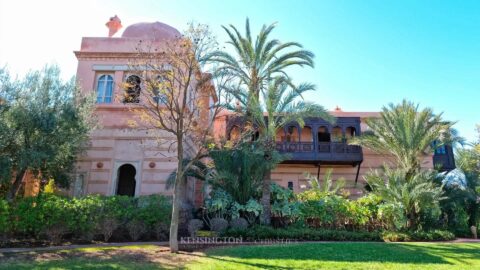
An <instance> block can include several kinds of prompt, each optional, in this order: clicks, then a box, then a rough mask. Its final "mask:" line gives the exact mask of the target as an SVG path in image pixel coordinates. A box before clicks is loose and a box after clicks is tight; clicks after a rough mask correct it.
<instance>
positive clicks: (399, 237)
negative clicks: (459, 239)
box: [382, 230, 455, 242]
mask: <svg viewBox="0 0 480 270" xmlns="http://www.w3.org/2000/svg"><path fill="white" fill-rule="evenodd" d="M382 239H383V241H385V242H409V241H451V240H455V235H454V234H453V233H451V232H449V231H442V230H432V231H418V232H392V231H385V232H383V233H382Z"/></svg>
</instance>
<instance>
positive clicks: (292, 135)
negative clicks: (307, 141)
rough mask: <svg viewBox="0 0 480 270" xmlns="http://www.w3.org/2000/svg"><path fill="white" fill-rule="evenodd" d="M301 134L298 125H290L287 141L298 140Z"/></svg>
mask: <svg viewBox="0 0 480 270" xmlns="http://www.w3.org/2000/svg"><path fill="white" fill-rule="evenodd" d="M299 137H300V136H299V134H298V129H297V127H296V126H289V127H288V128H287V138H286V141H287V142H291V143H293V142H298V138H299Z"/></svg>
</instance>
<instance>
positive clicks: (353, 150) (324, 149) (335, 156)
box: [226, 117, 363, 165]
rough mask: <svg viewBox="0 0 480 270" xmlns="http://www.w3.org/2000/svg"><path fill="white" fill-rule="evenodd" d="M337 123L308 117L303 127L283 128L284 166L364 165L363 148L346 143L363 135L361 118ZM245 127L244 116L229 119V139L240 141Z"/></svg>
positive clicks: (279, 135)
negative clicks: (287, 164) (240, 135)
mask: <svg viewBox="0 0 480 270" xmlns="http://www.w3.org/2000/svg"><path fill="white" fill-rule="evenodd" d="M336 120H337V121H336V122H335V123H329V122H327V121H325V120H323V119H321V118H307V119H305V125H304V126H303V127H301V126H300V125H299V124H298V123H295V122H294V123H289V124H287V125H285V126H284V127H283V128H281V129H279V130H278V131H277V136H276V140H277V143H276V148H277V150H278V151H279V152H281V153H284V154H288V155H287V160H285V161H284V163H311V164H317V165H318V164H349V165H358V164H360V163H361V162H362V161H363V153H362V148H361V147H360V146H354V145H348V143H347V142H346V141H348V139H349V138H351V137H353V136H358V135H360V134H361V130H360V117H338V118H337V119H336ZM243 124H244V123H243V119H242V118H240V117H231V118H228V119H227V127H226V134H227V139H229V140H230V139H233V138H238V137H239V134H240V132H241V130H242V129H243ZM234 134H236V135H234Z"/></svg>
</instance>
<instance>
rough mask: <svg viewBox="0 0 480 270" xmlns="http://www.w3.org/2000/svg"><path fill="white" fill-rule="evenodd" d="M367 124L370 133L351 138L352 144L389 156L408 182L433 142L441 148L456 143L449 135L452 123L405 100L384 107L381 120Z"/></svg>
mask: <svg viewBox="0 0 480 270" xmlns="http://www.w3.org/2000/svg"><path fill="white" fill-rule="evenodd" d="M366 123H367V125H368V127H369V132H365V133H364V134H363V135H361V136H359V137H355V138H352V141H351V143H352V144H359V145H361V146H364V147H366V148H369V149H371V150H373V151H376V152H379V153H382V154H389V155H392V156H393V158H394V161H395V163H396V165H397V166H398V167H400V168H401V169H403V170H405V172H406V177H407V178H408V179H409V178H410V177H412V176H413V174H415V173H416V172H418V171H419V169H420V165H421V159H422V157H423V156H424V155H425V154H426V153H431V152H432V149H431V145H432V142H434V141H436V142H438V143H437V144H436V147H440V146H442V145H444V144H445V143H452V141H455V140H456V138H452V136H451V135H452V132H451V128H452V125H453V123H451V122H446V121H444V120H442V114H435V113H433V111H432V109H430V108H424V109H422V110H420V109H419V106H418V105H415V104H414V103H412V102H409V101H406V100H403V101H402V103H400V104H396V105H395V104H390V105H389V106H388V107H383V109H382V112H381V113H380V118H370V119H367V121H366Z"/></svg>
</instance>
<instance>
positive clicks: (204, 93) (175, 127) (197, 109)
mask: <svg viewBox="0 0 480 270" xmlns="http://www.w3.org/2000/svg"><path fill="white" fill-rule="evenodd" d="M216 46H217V45H216V41H215V39H214V38H213V36H212V34H211V32H210V30H209V28H208V26H206V25H195V24H191V25H190V27H189V28H188V29H187V31H186V32H185V33H184V35H183V36H179V37H176V38H174V39H171V40H166V41H165V42H164V43H162V46H160V47H157V46H155V44H148V43H146V42H143V43H142V42H141V43H140V44H139V46H138V48H137V49H138V52H137V55H136V56H135V58H134V59H133V61H132V63H131V67H132V69H135V70H137V71H138V74H139V75H140V76H142V78H141V81H143V82H144V83H145V85H146V87H145V89H144V90H142V91H141V92H140V100H141V102H137V103H135V101H137V100H138V97H135V99H134V100H133V101H134V103H132V106H131V108H132V111H133V112H135V113H136V114H137V117H136V119H133V120H132V121H131V125H132V127H137V128H141V129H145V130H148V132H149V134H151V135H152V136H154V137H155V138H156V139H157V142H158V144H159V145H165V144H167V145H168V146H169V147H168V149H169V152H171V153H173V155H174V156H175V157H176V159H177V170H176V174H175V181H174V191H173V193H174V194H173V208H172V218H171V220H172V222H171V225H170V250H171V252H177V251H178V226H179V216H180V210H181V206H182V204H183V201H184V194H185V191H186V184H187V182H186V180H187V177H186V176H187V175H188V173H189V171H191V169H192V168H193V166H195V164H197V163H198V161H200V160H202V159H204V158H205V157H206V155H207V154H208V149H209V147H210V145H211V143H212V142H213V134H212V133H211V131H212V130H213V123H214V120H215V119H216V117H217V115H218V113H219V112H220V109H221V108H220V106H219V103H221V102H225V101H224V99H223V98H224V97H226V96H225V95H223V90H224V88H225V85H226V84H227V83H228V82H229V79H228V76H224V73H222V72H219V71H217V70H216V67H215V66H213V65H211V66H205V61H206V59H207V58H206V56H207V55H208V54H209V53H210V52H211V51H212V50H213V49H215V48H216ZM207 68H211V69H210V70H208V71H210V72H206V71H207V70H206V69H207ZM127 86H128V85H127ZM128 94H129V93H128ZM127 97H128V96H127ZM126 100H127V101H128V99H126ZM165 134H168V135H170V137H172V139H169V140H165V139H164V138H165Z"/></svg>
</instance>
